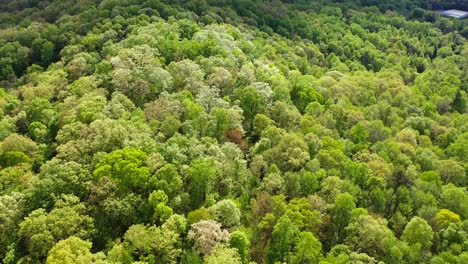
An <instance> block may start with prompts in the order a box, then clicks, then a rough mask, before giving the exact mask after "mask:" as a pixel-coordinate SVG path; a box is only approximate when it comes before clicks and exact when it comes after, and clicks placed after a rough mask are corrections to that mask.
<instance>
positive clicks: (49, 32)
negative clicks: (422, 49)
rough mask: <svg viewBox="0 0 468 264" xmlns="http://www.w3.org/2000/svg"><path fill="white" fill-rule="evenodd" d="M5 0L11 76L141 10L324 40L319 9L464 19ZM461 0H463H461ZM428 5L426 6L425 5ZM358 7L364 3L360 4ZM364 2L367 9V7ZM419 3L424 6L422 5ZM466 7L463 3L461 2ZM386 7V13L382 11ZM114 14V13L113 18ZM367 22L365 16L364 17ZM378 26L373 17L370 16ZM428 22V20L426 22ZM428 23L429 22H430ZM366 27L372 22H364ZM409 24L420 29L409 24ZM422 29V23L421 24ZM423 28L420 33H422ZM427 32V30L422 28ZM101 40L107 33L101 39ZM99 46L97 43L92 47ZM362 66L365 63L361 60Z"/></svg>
mask: <svg viewBox="0 0 468 264" xmlns="http://www.w3.org/2000/svg"><path fill="white" fill-rule="evenodd" d="M422 2H424V3H421V2H420V1H335V3H333V4H331V5H330V3H329V1H325V2H324V1H283V2H282V1H279V0H276V1H250V0H233V1H209V0H208V1H206V0H193V1H182V2H181V1H171V0H166V1H156V0H154V1H141V0H128V1H112V0H106V1H91V0H88V1H52V2H46V1H6V2H5V3H4V4H2V5H0V11H2V10H3V12H2V13H0V28H1V30H0V54H1V57H0V68H1V71H0V80H12V78H13V79H14V78H15V77H19V76H21V75H22V74H23V73H24V71H25V70H26V68H27V67H29V66H30V65H32V64H37V65H40V66H43V67H47V66H48V65H50V63H51V62H54V61H57V60H58V59H59V57H60V56H59V53H60V51H61V50H62V49H63V47H64V46H65V45H68V44H73V43H75V42H76V41H78V40H77V39H78V38H81V37H83V36H84V35H86V34H87V33H88V32H90V31H92V30H96V29H97V28H100V29H99V30H102V27H103V26H104V25H106V26H104V27H109V26H110V24H113V23H114V22H111V21H115V20H116V19H117V20H119V23H118V26H117V25H115V26H112V27H113V29H114V30H115V31H116V33H117V36H115V37H118V38H122V37H124V36H125V34H126V33H127V26H128V24H129V23H132V22H129V21H127V20H130V21H131V20H132V19H134V18H135V17H137V16H139V15H141V14H145V15H147V16H149V17H151V16H153V15H156V16H160V17H162V18H164V19H168V18H169V17H171V16H173V17H176V18H178V17H180V18H183V17H191V18H194V19H196V20H197V21H199V22H201V23H203V24H209V23H214V22H216V23H221V22H224V23H231V24H235V25H239V24H243V23H245V24H248V25H251V26H255V27H258V28H259V29H260V30H262V31H264V32H266V33H268V34H272V33H273V32H276V33H279V34H281V35H283V36H285V37H293V36H300V37H302V38H306V39H310V40H312V41H314V42H324V43H325V44H323V45H328V44H327V40H328V39H324V38H323V36H321V33H320V32H317V31H318V30H317V28H316V25H317V23H319V22H317V19H316V18H315V17H316V16H317V15H319V14H327V15H329V16H330V17H335V19H336V20H339V21H341V20H343V19H344V20H345V22H346V23H356V21H353V20H351V18H352V17H353V16H357V15H358V14H356V13H355V10H359V9H361V10H364V9H365V10H367V11H366V12H369V13H375V14H377V13H380V12H379V10H378V9H377V8H379V9H380V10H381V12H387V15H391V12H392V11H391V10H393V11H396V12H400V13H403V14H405V15H406V17H408V18H411V19H416V20H419V21H422V22H431V23H434V24H433V25H435V26H436V27H438V28H439V29H441V30H442V31H443V32H444V33H448V32H454V31H458V32H459V34H461V35H462V36H464V37H465V38H466V37H467V36H468V29H467V27H466V23H467V22H466V21H465V20H462V21H459V20H456V19H449V18H445V17H440V15H438V14H437V13H435V12H433V11H428V10H425V9H426V8H427V9H430V8H431V7H433V6H438V7H439V6H440V7H441V8H450V7H451V6H452V5H455V6H457V7H458V8H462V9H463V5H466V3H465V4H462V3H460V5H457V3H455V2H454V1H435V2H434V3H432V2H428V1H422ZM462 2H464V1H462ZM426 5H429V6H426ZM363 8H364V9H363ZM369 8H370V9H369ZM423 8H425V9H423ZM467 9H468V7H467ZM388 12H390V13H388ZM119 18H120V19H119ZM367 23H369V22H367ZM390 23H392V25H393V26H395V27H397V28H400V27H402V26H403V27H404V26H406V25H402V24H404V23H405V21H402V20H401V18H400V20H396V21H394V22H390ZM372 24H373V25H369V26H372V27H374V28H379V27H381V26H382V25H379V22H378V21H372ZM428 27H429V26H428ZM430 27H432V26H430ZM370 30H372V28H370ZM414 30H420V29H419V28H415V29H414ZM425 30H427V29H425ZM423 34H424V33H423ZM425 35H427V34H425ZM100 41H101V43H100V44H101V45H102V44H103V43H104V42H105V41H107V39H101V40H100ZM92 48H94V49H99V48H100V46H95V47H92ZM366 66H367V65H366Z"/></svg>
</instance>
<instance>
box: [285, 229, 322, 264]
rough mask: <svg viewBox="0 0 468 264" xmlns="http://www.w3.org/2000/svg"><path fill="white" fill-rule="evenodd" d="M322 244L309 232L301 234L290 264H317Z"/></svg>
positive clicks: (320, 255)
mask: <svg viewBox="0 0 468 264" xmlns="http://www.w3.org/2000/svg"><path fill="white" fill-rule="evenodd" d="M321 251H322V244H321V243H320V241H319V240H318V239H317V238H316V237H315V236H314V234H312V233H311V232H302V233H301V234H300V240H299V242H298V243H297V246H296V250H295V252H294V254H293V255H292V258H291V263H318V262H319V261H320V259H321V257H322V253H321Z"/></svg>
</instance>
